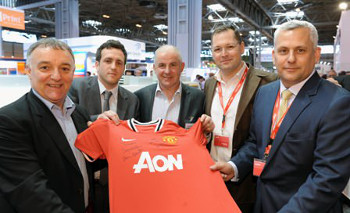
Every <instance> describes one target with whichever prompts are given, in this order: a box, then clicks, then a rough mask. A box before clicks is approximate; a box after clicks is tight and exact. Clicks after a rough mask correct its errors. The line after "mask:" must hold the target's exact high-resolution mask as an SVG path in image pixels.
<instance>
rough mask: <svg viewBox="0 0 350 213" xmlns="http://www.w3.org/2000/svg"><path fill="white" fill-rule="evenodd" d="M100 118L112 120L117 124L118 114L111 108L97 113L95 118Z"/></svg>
mask: <svg viewBox="0 0 350 213" xmlns="http://www.w3.org/2000/svg"><path fill="white" fill-rule="evenodd" d="M100 118H102V119H108V120H112V121H114V122H115V124H117V125H118V124H119V123H120V122H119V121H120V119H119V116H118V115H117V113H115V112H113V111H112V110H108V111H105V112H103V113H101V114H99V115H98V117H97V119H100Z"/></svg>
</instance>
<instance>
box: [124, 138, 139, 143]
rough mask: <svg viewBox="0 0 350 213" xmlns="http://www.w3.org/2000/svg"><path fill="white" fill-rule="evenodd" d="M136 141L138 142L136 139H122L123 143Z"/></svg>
mask: <svg viewBox="0 0 350 213" xmlns="http://www.w3.org/2000/svg"><path fill="white" fill-rule="evenodd" d="M134 140H136V139H127V138H122V141H123V142H128V141H134Z"/></svg>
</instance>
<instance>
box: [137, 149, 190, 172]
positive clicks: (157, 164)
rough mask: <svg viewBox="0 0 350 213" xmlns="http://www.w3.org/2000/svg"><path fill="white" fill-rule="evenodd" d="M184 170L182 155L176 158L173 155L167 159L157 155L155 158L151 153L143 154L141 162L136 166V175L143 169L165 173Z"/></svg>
mask: <svg viewBox="0 0 350 213" xmlns="http://www.w3.org/2000/svg"><path fill="white" fill-rule="evenodd" d="M174 168H176V169H177V170H182V169H183V164H182V155H181V154H177V155H176V158H175V157H174V156H173V155H168V156H167V157H165V156H163V155H156V156H154V157H153V158H151V156H150V155H149V152H142V153H141V155H140V158H139V162H138V163H137V164H135V165H134V167H133V169H134V173H140V172H141V170H142V169H146V170H148V171H149V172H156V171H157V172H165V171H173V170H174Z"/></svg>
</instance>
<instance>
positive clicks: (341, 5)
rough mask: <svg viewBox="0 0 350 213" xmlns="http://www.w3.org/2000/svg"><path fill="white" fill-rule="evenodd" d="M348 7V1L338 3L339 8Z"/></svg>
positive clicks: (344, 8)
mask: <svg viewBox="0 0 350 213" xmlns="http://www.w3.org/2000/svg"><path fill="white" fill-rule="evenodd" d="M347 8H348V3H346V2H342V3H340V4H339V9H341V10H346V9H347Z"/></svg>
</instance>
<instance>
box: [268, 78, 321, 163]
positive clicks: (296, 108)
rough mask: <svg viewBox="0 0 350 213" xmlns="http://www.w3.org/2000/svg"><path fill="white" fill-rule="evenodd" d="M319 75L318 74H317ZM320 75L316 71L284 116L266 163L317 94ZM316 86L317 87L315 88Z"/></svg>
mask: <svg viewBox="0 0 350 213" xmlns="http://www.w3.org/2000/svg"><path fill="white" fill-rule="evenodd" d="M316 75H317V76H316ZM319 80H320V78H319V76H318V74H317V73H315V74H314V75H313V76H312V77H311V78H310V79H309V80H308V81H307V82H306V83H305V84H304V86H303V87H302V88H301V90H300V91H299V93H298V95H297V96H296V97H295V99H294V101H293V103H292V105H291V107H290V108H289V110H288V112H287V114H286V116H285V117H284V119H283V121H282V124H281V126H280V128H279V130H278V132H277V134H276V138H275V140H274V142H273V144H272V148H271V152H270V155H269V158H268V159H267V162H266V165H267V164H268V163H269V161H271V160H272V159H273V157H274V154H275V153H276V152H277V151H278V149H279V147H280V146H281V145H282V143H283V142H284V138H285V136H286V134H287V132H288V130H289V129H290V128H291V126H292V125H293V123H294V122H295V121H296V120H297V119H298V117H299V116H300V114H301V113H302V112H303V111H304V109H305V108H306V107H308V106H309V105H310V103H311V99H310V96H312V95H315V94H316V92H317V86H316V85H317V84H318V83H319ZM315 88H316V89H315Z"/></svg>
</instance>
